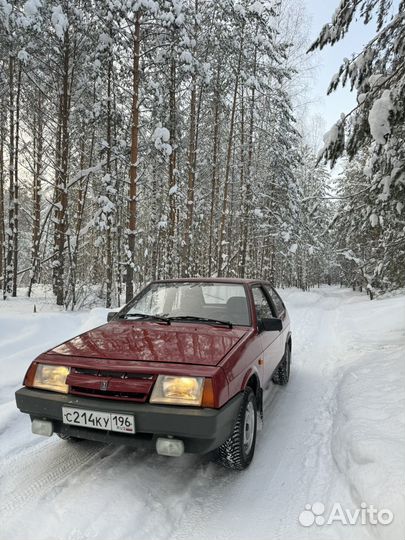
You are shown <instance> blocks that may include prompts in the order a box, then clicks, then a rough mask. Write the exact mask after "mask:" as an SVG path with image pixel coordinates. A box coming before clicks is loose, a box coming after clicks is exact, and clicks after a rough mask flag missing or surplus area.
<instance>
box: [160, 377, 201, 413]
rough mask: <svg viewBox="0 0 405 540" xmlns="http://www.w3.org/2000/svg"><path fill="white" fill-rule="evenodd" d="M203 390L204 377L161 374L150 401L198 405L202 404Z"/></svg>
mask: <svg viewBox="0 0 405 540" xmlns="http://www.w3.org/2000/svg"><path fill="white" fill-rule="evenodd" d="M203 390H204V377H178V376H172V375H159V376H158V378H157V379H156V383H155V386H154V388H153V392H152V395H151V397H150V400H149V402H150V403H170V404H176V405H196V406H197V407H198V406H200V405H201V401H202V396H203Z"/></svg>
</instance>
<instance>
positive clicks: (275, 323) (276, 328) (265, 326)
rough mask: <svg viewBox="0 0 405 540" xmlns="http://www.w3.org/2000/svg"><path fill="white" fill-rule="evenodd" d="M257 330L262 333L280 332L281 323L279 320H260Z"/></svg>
mask: <svg viewBox="0 0 405 540" xmlns="http://www.w3.org/2000/svg"><path fill="white" fill-rule="evenodd" d="M259 329H260V330H261V331H264V332H281V330H282V329H283V323H282V321H281V319H273V318H272V319H261V320H260V321H259Z"/></svg>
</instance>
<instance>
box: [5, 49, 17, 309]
mask: <svg viewBox="0 0 405 540" xmlns="http://www.w3.org/2000/svg"><path fill="white" fill-rule="evenodd" d="M8 71H9V104H8V107H9V134H8V136H9V152H8V154H9V167H8V172H9V188H8V190H9V203H8V228H7V230H6V253H7V255H6V270H5V283H4V288H3V298H4V299H5V298H7V296H8V295H10V294H12V292H13V275H14V270H13V264H14V254H13V248H14V194H15V193H14V189H15V187H14V171H15V169H14V113H15V111H14V57H13V56H12V55H11V54H10V56H9V63H8Z"/></svg>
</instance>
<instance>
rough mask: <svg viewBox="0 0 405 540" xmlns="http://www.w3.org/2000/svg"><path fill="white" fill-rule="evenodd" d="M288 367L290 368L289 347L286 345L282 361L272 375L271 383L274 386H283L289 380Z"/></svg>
mask: <svg viewBox="0 0 405 540" xmlns="http://www.w3.org/2000/svg"><path fill="white" fill-rule="evenodd" d="M290 367H291V347H290V344H289V343H287V346H286V348H285V352H284V356H283V359H282V360H281V362H280V364H279V365H278V367H277V368H276V370H275V372H274V373H273V377H272V381H273V382H274V384H279V385H280V386H285V385H286V384H287V383H288V381H289V379H290Z"/></svg>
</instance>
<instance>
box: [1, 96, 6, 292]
mask: <svg viewBox="0 0 405 540" xmlns="http://www.w3.org/2000/svg"><path fill="white" fill-rule="evenodd" d="M4 120H5V118H4V115H3V103H2V104H0V279H1V278H3V281H2V288H3V290H4V285H5V280H4V269H5V266H6V265H5V262H6V259H5V230H4V222H5V214H4V138H5V133H4V131H5V130H4Z"/></svg>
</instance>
